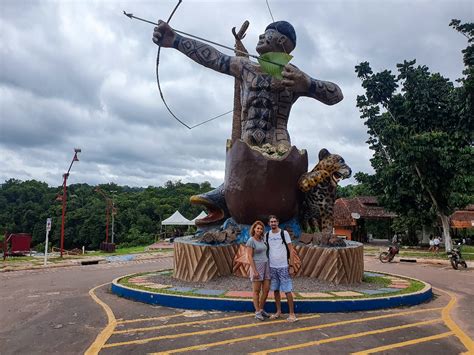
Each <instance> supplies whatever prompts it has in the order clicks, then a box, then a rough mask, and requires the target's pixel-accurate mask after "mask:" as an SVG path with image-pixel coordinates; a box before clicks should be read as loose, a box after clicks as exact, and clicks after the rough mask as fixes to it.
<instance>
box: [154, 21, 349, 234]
mask: <svg viewBox="0 0 474 355" xmlns="http://www.w3.org/2000/svg"><path fill="white" fill-rule="evenodd" d="M244 31H245V30H244ZM240 32H241V31H240ZM240 32H239V35H237V34H236V33H235V31H234V36H235V37H236V40H237V44H238V45H240V48H243V46H242V45H241V43H239V42H240V39H241V38H243V33H240ZM153 42H155V43H156V44H157V45H160V46H162V47H168V48H174V49H176V50H178V51H180V52H181V53H183V54H184V55H186V56H187V57H189V58H191V59H192V60H194V61H195V62H196V63H198V64H201V65H203V66H205V67H208V68H210V69H213V70H215V71H218V72H220V73H223V74H227V75H231V76H233V77H235V78H236V81H237V82H238V83H239V84H240V85H239V86H237V85H236V87H239V88H240V92H239V93H238V96H239V97H238V99H236V100H235V101H236V102H238V103H239V104H240V107H236V108H234V110H235V111H237V112H239V113H240V127H237V131H240V132H239V133H240V136H237V137H236V136H235V135H234V134H233V140H232V141H231V143H230V144H228V150H227V159H226V177H225V183H224V184H223V185H222V186H220V187H219V188H217V189H216V190H214V191H211V192H210V193H208V194H204V195H199V196H193V197H192V198H191V201H192V202H194V203H201V204H203V205H205V206H206V207H207V208H208V210H209V212H210V213H209V215H208V217H207V218H205V219H203V220H201V223H200V224H201V225H205V224H210V223H216V222H219V221H221V220H222V219H224V218H225V217H228V215H229V213H230V216H232V217H233V218H234V219H235V220H236V222H238V223H243V224H249V223H252V222H253V221H254V220H255V219H258V218H265V216H267V215H268V214H276V215H278V216H280V217H281V218H282V220H283V221H284V220H285V218H288V219H290V218H293V217H297V216H298V208H299V206H300V205H301V202H302V199H303V196H302V193H301V192H300V191H299V190H298V186H297V183H298V180H299V178H300V176H301V175H302V174H304V173H306V172H307V168H308V161H307V154H306V151H299V150H298V149H296V147H292V146H291V140H290V135H289V133H288V130H287V124H288V119H289V115H290V111H291V107H292V105H293V104H294V103H295V102H296V100H297V99H298V98H299V97H301V96H306V97H312V98H314V99H316V100H318V101H320V102H322V103H324V104H327V105H334V104H336V103H338V102H339V101H341V100H342V99H343V95H342V92H341V90H340V88H339V86H337V85H336V84H334V83H331V82H328V81H322V80H318V79H315V78H312V77H310V76H309V75H307V74H306V73H304V72H303V71H301V70H300V69H298V68H297V67H296V66H294V65H292V64H287V65H285V66H284V67H282V72H281V76H282V79H281V80H280V79H277V78H276V77H274V76H271V75H269V74H267V73H266V72H264V71H263V70H262V68H261V66H260V65H259V64H258V63H255V62H253V61H251V60H250V59H249V58H248V57H246V56H242V55H240V56H239V55H237V56H230V55H226V54H223V53H221V52H220V51H218V50H216V49H215V48H214V47H212V46H211V45H209V44H206V43H202V42H200V41H198V40H195V39H191V38H187V37H183V36H181V35H179V34H178V33H176V32H175V31H174V30H173V29H172V28H171V27H170V26H169V25H168V24H167V23H165V22H164V21H159V22H158V26H157V27H155V30H154V32H153ZM295 46H296V33H295V30H294V28H293V26H292V25H291V24H290V23H288V22H286V21H277V22H274V23H271V24H270V25H268V26H267V28H266V29H265V32H264V33H263V34H261V35H260V36H259V40H258V43H257V46H256V51H257V52H258V54H259V55H264V54H266V53H269V52H282V53H287V54H289V53H290V52H291V51H293V49H294V48H295ZM198 224H199V221H198Z"/></svg>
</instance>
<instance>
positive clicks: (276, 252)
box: [265, 215, 298, 322]
mask: <svg viewBox="0 0 474 355" xmlns="http://www.w3.org/2000/svg"><path fill="white" fill-rule="evenodd" d="M268 223H269V225H270V228H271V230H270V231H269V232H267V233H266V234H265V243H266V244H267V248H268V259H269V263H270V277H271V283H270V290H271V291H273V292H274V295H275V306H276V313H275V314H274V315H272V317H271V319H276V318H279V317H280V316H281V295H280V292H284V293H285V294H286V299H287V301H288V310H289V316H288V318H287V320H288V321H289V322H296V321H297V320H298V319H297V318H296V316H295V308H294V302H293V293H292V291H293V282H292V280H291V276H290V275H294V273H295V272H294V268H293V256H292V252H291V251H292V248H293V246H292V244H291V239H290V235H289V234H288V232H287V231H282V230H281V229H280V228H279V227H278V218H277V217H276V216H273V215H272V216H269V221H268ZM288 260H289V264H288Z"/></svg>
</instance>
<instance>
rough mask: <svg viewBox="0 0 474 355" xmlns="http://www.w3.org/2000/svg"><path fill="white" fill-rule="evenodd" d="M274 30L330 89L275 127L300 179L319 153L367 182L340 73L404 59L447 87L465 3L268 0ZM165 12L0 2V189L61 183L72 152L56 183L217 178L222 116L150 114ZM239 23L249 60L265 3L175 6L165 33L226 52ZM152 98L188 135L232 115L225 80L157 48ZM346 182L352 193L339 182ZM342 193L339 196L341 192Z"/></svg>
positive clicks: (360, 137)
mask: <svg viewBox="0 0 474 355" xmlns="http://www.w3.org/2000/svg"><path fill="white" fill-rule="evenodd" d="M269 3H270V6H271V10H272V12H273V16H274V17H275V20H287V21H289V22H291V23H292V24H293V25H294V27H295V29H296V32H297V36H298V44H297V47H296V49H295V51H294V52H293V55H294V59H293V61H292V63H294V64H295V65H297V66H298V67H299V68H300V69H302V70H304V71H305V72H306V73H308V74H309V75H311V76H312V77H314V78H317V79H323V80H329V81H333V82H335V83H337V84H338V85H339V86H340V87H341V89H342V91H343V93H344V96H345V99H344V101H343V102H341V103H339V104H338V105H336V106H325V105H323V104H321V103H319V102H318V101H315V100H312V99H308V98H302V99H300V100H299V101H298V102H297V103H296V104H295V105H294V106H293V110H292V113H291V117H290V121H289V126H288V129H289V132H290V135H291V138H292V143H293V144H294V145H296V146H297V147H298V148H300V149H302V148H305V149H307V150H308V154H309V161H310V166H311V167H312V166H313V165H314V163H315V162H316V159H317V153H318V151H319V150H320V149H321V148H323V147H325V148H327V149H329V150H330V151H332V152H336V153H339V154H340V155H342V156H343V157H344V158H345V159H346V161H347V162H348V164H349V165H350V166H351V167H352V169H353V171H354V172H357V171H364V172H371V171H372V170H371V167H370V162H369V159H370V156H371V153H370V151H369V150H368V148H367V146H366V143H365V141H366V140H367V134H366V128H365V126H364V125H363V121H362V120H361V119H360V118H359V113H358V111H357V109H356V107H355V98H356V95H357V94H362V89H361V87H360V82H359V80H358V79H357V77H356V75H355V73H354V66H355V65H357V64H358V63H360V62H362V61H369V62H370V64H371V66H372V68H373V69H374V70H383V69H392V70H394V69H395V64H396V63H399V62H401V61H403V60H404V59H413V58H416V59H417V62H418V63H422V64H425V65H428V66H429V67H430V68H431V70H432V71H435V72H440V73H442V74H443V75H445V76H447V77H449V78H451V79H452V80H454V79H456V78H459V77H460V76H461V71H462V69H463V67H462V60H461V54H460V51H461V50H462V49H463V48H465V47H466V41H465V38H464V37H463V36H461V35H460V34H458V33H456V32H455V31H454V30H452V29H451V28H450V27H448V24H449V22H450V20H451V19H452V18H458V19H460V20H461V21H464V22H468V21H472V19H473V15H474V8H473V3H472V1H470V0H409V1H408V0H407V1H405V0H391V1H390V0H389V1H377V0H358V1H356V0H332V1H328V0H314V1H309V0H308V1H297V0H296V1H295V0H291V1H290V0H285V1H277V0H269ZM175 4H176V3H175V1H174V0H173V1H171V0H170V1H168V0H160V1H140V0H138V1H113V0H108V1H98V0H97V1H84V0H83V1H71V0H63V1H44V0H43V1H31V0H29V1H26V0H1V1H0V182H2V181H4V180H6V179H9V178H16V179H21V180H28V179H37V180H40V181H45V182H47V183H48V184H50V185H51V186H58V185H60V184H61V183H62V177H61V176H62V174H63V173H64V172H65V171H66V170H67V168H68V166H69V163H70V161H71V159H72V157H73V154H74V147H80V148H81V149H82V153H81V154H80V162H79V163H75V164H74V166H73V169H72V172H71V176H70V179H69V182H70V183H79V182H85V183H89V184H99V183H108V182H115V183H117V184H120V185H125V184H126V185H130V186H148V185H155V186H158V185H162V184H163V183H164V182H166V181H167V180H178V179H179V180H182V181H183V182H203V181H205V180H208V181H210V182H211V183H212V184H213V185H214V186H217V185H219V184H220V183H221V182H222V181H223V178H224V165H225V143H226V140H227V138H229V137H230V132H231V116H230V115H228V116H225V117H223V118H220V119H218V120H216V121H213V122H212V123H210V124H207V125H203V126H201V127H198V128H195V129H193V130H187V129H186V128H184V127H183V126H181V125H179V124H178V123H177V122H176V121H175V120H174V119H173V118H172V117H171V116H170V115H169V114H168V112H167V111H166V109H165V107H164V105H163V102H162V101H161V99H160V97H159V94H158V91H157V88H156V77H155V60H156V51H157V47H156V46H155V45H154V44H153V43H152V41H151V37H152V32H153V26H152V25H149V24H146V23H143V22H139V21H136V20H130V19H128V18H127V17H125V16H124V15H123V14H122V11H123V10H126V11H127V12H133V13H134V14H135V15H136V16H139V17H145V18H148V19H150V20H152V21H156V20H157V19H159V18H162V19H166V18H167V17H168V15H169V13H170V12H171V10H172V9H173V7H174V6H175ZM245 20H249V21H250V28H249V30H248V32H247V37H246V38H245V40H244V44H245V45H246V46H247V48H248V49H249V50H250V51H251V52H255V50H254V48H255V44H256V42H257V37H258V35H259V34H260V33H261V32H262V31H263V30H264V28H265V26H266V25H267V24H268V23H270V22H272V19H271V17H270V13H269V11H268V9H267V6H266V3H265V0H252V1H243V0H242V1H236V0H227V1H217V0H216V1H199V0H195V1H193V0H184V1H183V3H182V4H181V6H180V8H179V9H178V11H177V12H176V14H175V16H174V18H173V19H172V22H171V25H172V26H173V27H175V28H176V29H180V30H182V31H185V32H188V33H193V34H196V35H199V36H201V37H205V38H209V39H212V40H214V41H216V42H219V43H223V44H227V45H230V46H232V45H233V37H232V34H231V28H232V27H234V26H236V27H238V28H239V27H240V25H241V24H242V23H243V21H245ZM160 77H161V85H162V87H163V91H164V95H165V97H166V100H167V102H168V103H169V105H170V106H171V108H172V110H173V111H174V112H175V113H176V114H177V115H178V116H179V117H181V118H182V119H183V120H184V121H185V122H186V123H187V124H189V125H192V124H196V123H199V122H201V121H203V120H206V119H208V118H210V117H212V116H214V115H217V114H220V113H222V112H225V111H228V110H230V109H232V101H233V79H232V78H231V77H227V76H225V75H221V74H218V73H215V72H213V71H210V70H208V69H206V68H203V67H200V66H199V65H197V64H195V63H194V62H192V61H190V60H189V59H188V58H186V57H184V56H183V55H181V54H180V53H178V52H175V51H174V50H170V49H164V50H163V51H162V55H161V64H160ZM348 182H349V183H353V182H354V181H353V180H349V181H348ZM348 182H346V183H348Z"/></svg>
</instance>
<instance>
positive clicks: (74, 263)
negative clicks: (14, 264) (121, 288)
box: [0, 255, 172, 274]
mask: <svg viewBox="0 0 474 355" xmlns="http://www.w3.org/2000/svg"><path fill="white" fill-rule="evenodd" d="M171 257H172V255H161V256H158V257H153V258H139V259H136V260H132V261H130V262H133V261H142V260H152V259H162V258H171ZM90 261H94V262H96V261H97V263H98V264H108V263H112V264H113V262H108V261H106V260H105V258H101V259H86V258H84V259H74V260H71V261H69V262H68V263H64V264H59V263H58V264H49V265H46V266H44V265H42V264H41V265H35V266H30V267H23V268H21V267H20V268H16V269H6V270H5V269H2V270H0V274H1V273H5V272H15V271H28V270H31V271H34V270H46V269H56V268H61V267H71V266H87V265H83V264H82V263H83V262H90Z"/></svg>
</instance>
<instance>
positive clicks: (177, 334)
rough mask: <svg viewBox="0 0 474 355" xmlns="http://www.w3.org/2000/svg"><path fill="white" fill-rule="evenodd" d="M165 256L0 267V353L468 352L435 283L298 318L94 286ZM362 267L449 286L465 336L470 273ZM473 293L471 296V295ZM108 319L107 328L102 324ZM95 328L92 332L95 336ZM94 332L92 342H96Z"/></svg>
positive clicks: (157, 265) (448, 301) (151, 266)
mask: <svg viewBox="0 0 474 355" xmlns="http://www.w3.org/2000/svg"><path fill="white" fill-rule="evenodd" d="M170 265H171V259H170V258H163V259H160V260H156V261H148V262H146V263H145V262H142V263H137V262H129V263H124V264H109V265H95V266H84V267H71V268H67V269H66V268H62V269H53V270H45V271H32V272H31V271H30V272H27V271H23V272H11V273H4V274H0V285H1V286H0V298H1V299H2V303H1V308H0V344H1V346H0V353H1V354H33V353H41V354H43V353H44V354H46V353H48V354H51V353H59V354H66V353H71V354H79V353H83V352H84V351H85V350H86V349H88V347H89V346H90V345H91V344H95V345H98V347H97V350H100V353H101V354H130V353H133V354H145V353H156V352H163V353H175V352H193V353H198V352H199V353H202V350H205V351H206V352H208V353H209V352H210V353H213V354H222V353H228V354H236V353H239V354H241V353H272V352H279V353H287V352H293V353H295V354H319V353H324V354H347V353H358V352H362V353H364V352H365V353H370V351H369V352H367V350H370V349H372V351H373V352H383V353H393V354H395V353H401V354H418V353H420V352H421V353H432V354H458V353H462V352H465V351H466V347H465V345H463V343H462V340H464V341H466V339H467V341H470V339H469V337H468V338H464V339H460V337H459V332H453V329H452V326H453V325H452V323H450V322H449V319H448V321H447V318H446V315H447V314H448V313H449V311H450V305H452V303H453V297H451V296H450V295H448V294H445V293H443V292H442V291H436V293H437V297H436V299H435V300H434V301H432V302H429V303H426V304H423V305H420V306H417V307H410V308H398V309H394V310H383V311H373V312H357V313H340V314H336V313H332V314H305V315H301V316H300V321H299V322H298V323H294V324H288V323H287V322H286V321H285V320H278V321H266V322H258V321H255V320H254V319H253V317H252V315H249V314H248V313H247V314H245V313H223V312H190V311H183V310H178V309H170V308H165V307H160V306H150V305H146V304H141V303H136V302H132V301H129V300H126V299H122V298H119V297H116V296H115V295H113V294H111V293H110V292H109V291H108V287H107V286H102V287H99V288H97V289H96V290H95V291H94V292H93V294H94V296H95V297H97V299H98V300H99V302H102V303H103V306H105V307H110V308H109V311H108V312H109V314H108V319H107V317H106V313H105V312H104V308H103V306H102V307H101V306H100V305H99V304H97V303H96V302H94V301H93V300H92V298H91V296H90V295H89V294H88V292H89V290H90V289H91V288H93V287H94V286H97V285H100V284H102V283H106V282H109V281H111V280H112V279H113V278H115V277H117V276H121V275H124V274H128V273H133V272H140V271H149V270H157V269H163V268H167V267H170ZM366 269H372V270H379V271H390V272H393V273H399V274H403V275H408V276H413V277H417V278H420V279H424V280H426V281H428V282H431V283H432V284H433V285H434V286H437V287H440V288H441V289H446V290H448V291H451V292H453V293H455V294H456V297H457V299H458V300H457V301H458V302H459V303H458V304H456V305H454V307H458V308H455V309H454V311H451V314H454V315H456V318H455V321H456V322H457V323H458V324H459V325H461V327H462V328H463V329H464V330H465V331H466V333H468V334H470V335H471V337H472V325H473V324H472V321H470V320H471V319H472V312H473V309H474V307H473V305H472V300H469V299H468V298H467V297H466V296H467V294H468V293H472V290H473V289H474V287H473V277H474V273H473V272H471V271H458V272H457V271H454V270H450V269H446V268H443V267H433V266H429V267H427V266H423V265H413V264H410V265H405V264H390V265H382V264H380V263H379V262H376V261H375V260H373V259H371V260H368V261H367V262H366ZM471 298H472V296H471ZM106 325H108V327H107V328H106ZM98 335H99V337H97V336H98ZM97 340H98V342H97Z"/></svg>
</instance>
